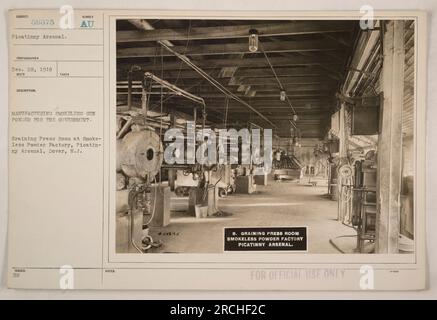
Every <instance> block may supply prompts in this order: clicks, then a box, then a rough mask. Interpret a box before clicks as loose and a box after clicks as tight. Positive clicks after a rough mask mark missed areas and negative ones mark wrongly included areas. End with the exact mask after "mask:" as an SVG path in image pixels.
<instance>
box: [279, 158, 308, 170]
mask: <svg viewBox="0 0 437 320" xmlns="http://www.w3.org/2000/svg"><path fill="white" fill-rule="evenodd" d="M302 167H303V166H302V164H301V163H300V161H299V160H298V159H297V158H296V157H295V156H293V155H291V156H286V155H281V160H279V161H278V160H276V159H274V160H273V169H296V170H300V169H302Z"/></svg>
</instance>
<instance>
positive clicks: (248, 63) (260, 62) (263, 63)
mask: <svg viewBox="0 0 437 320" xmlns="http://www.w3.org/2000/svg"><path fill="white" fill-rule="evenodd" d="M123 60H128V61H119V62H118V63H117V65H118V66H120V68H121V70H124V71H126V70H128V69H129V68H130V67H131V66H132V65H133V64H137V65H138V66H139V67H141V69H142V70H144V71H156V70H158V71H161V70H186V69H189V68H190V67H189V66H187V65H186V64H184V63H182V64H181V62H180V61H173V60H172V61H164V64H163V65H162V66H161V64H160V63H154V61H150V62H146V63H135V62H134V61H132V59H123ZM193 62H194V63H195V64H196V65H197V66H198V67H200V68H202V69H211V68H213V69H214V68H223V67H239V68H244V67H252V68H259V67H264V68H266V67H268V66H269V65H268V62H267V60H266V59H265V58H263V57H260V58H242V59H239V58H237V59H235V58H231V59H223V58H219V59H201V60H193ZM270 62H271V63H272V65H273V66H275V68H276V67H280V66H322V65H338V62H336V61H334V60H333V59H331V58H329V57H318V56H317V57H306V56H295V57H289V58H284V57H278V58H270ZM270 76H271V73H270Z"/></svg>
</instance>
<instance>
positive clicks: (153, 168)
mask: <svg viewBox="0 0 437 320" xmlns="http://www.w3.org/2000/svg"><path fill="white" fill-rule="evenodd" d="M162 160H163V147H162V143H161V139H160V138H159V135H158V134H156V133H155V132H154V131H152V130H150V129H144V130H139V131H131V132H129V133H128V134H126V135H125V136H124V137H123V139H119V140H117V171H123V173H124V174H125V175H126V176H128V177H130V178H134V177H137V178H143V179H145V178H146V177H149V178H152V177H154V176H156V174H158V172H159V169H160V168H161V165H162Z"/></svg>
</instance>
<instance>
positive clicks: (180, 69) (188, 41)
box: [161, 20, 191, 84]
mask: <svg viewBox="0 0 437 320" xmlns="http://www.w3.org/2000/svg"><path fill="white" fill-rule="evenodd" d="M190 33H191V20H188V30H187V42H186V44H185V49H184V53H183V55H185V54H186V53H187V50H188V44H189V43H190ZM161 55H162V46H161ZM182 65H183V62H182V61H181V62H180V63H179V70H178V75H177V77H176V81H175V84H177V83H178V81H179V77H180V75H181V71H182Z"/></svg>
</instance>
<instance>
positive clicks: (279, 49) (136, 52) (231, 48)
mask: <svg viewBox="0 0 437 320" xmlns="http://www.w3.org/2000/svg"><path fill="white" fill-rule="evenodd" d="M262 46H263V50H264V51H265V52H268V53H284V52H305V51H316V52H317V51H336V50H337V51H338V50H344V48H342V47H340V46H338V44H336V43H334V42H333V41H329V40H321V41H314V40H303V41H280V42H263V44H262ZM159 48H160V47H159ZM172 49H173V50H174V51H176V52H178V53H180V54H184V55H186V56H199V55H201V56H204V55H219V54H222V55H228V54H245V53H248V54H250V51H249V46H248V45H247V43H224V44H208V45H191V46H188V47H186V46H174V47H172ZM161 53H162V56H173V54H172V53H170V52H168V51H163V52H161V50H158V49H157V48H156V47H134V48H122V49H118V50H117V58H120V59H123V58H124V59H126V58H151V57H161Z"/></svg>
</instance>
